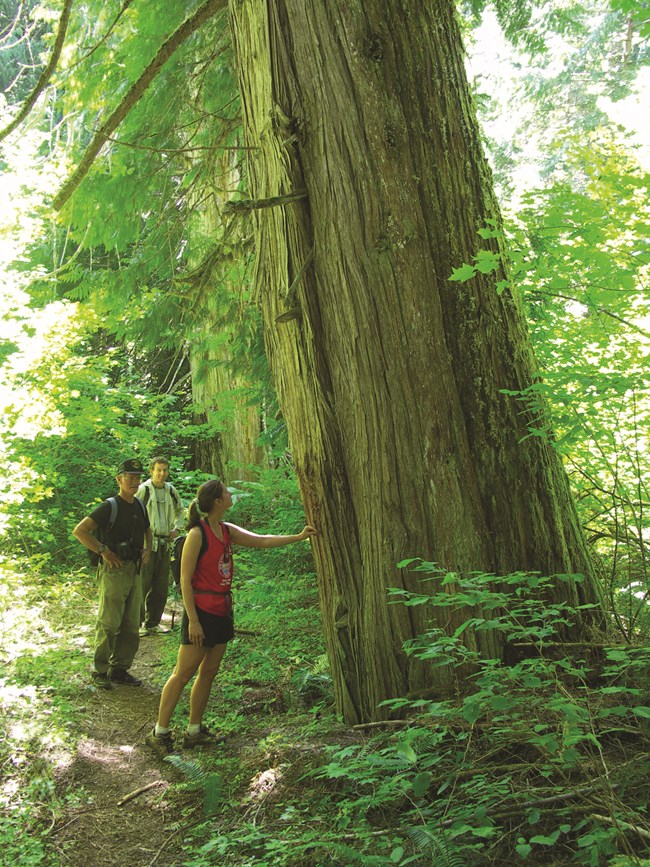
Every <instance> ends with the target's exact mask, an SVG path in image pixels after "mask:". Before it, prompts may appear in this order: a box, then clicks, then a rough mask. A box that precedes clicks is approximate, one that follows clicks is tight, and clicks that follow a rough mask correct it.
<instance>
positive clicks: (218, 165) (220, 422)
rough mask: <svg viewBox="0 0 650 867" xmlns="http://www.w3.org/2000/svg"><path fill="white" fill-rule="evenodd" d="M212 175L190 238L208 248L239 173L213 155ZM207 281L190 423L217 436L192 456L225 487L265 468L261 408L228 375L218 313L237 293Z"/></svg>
mask: <svg viewBox="0 0 650 867" xmlns="http://www.w3.org/2000/svg"><path fill="white" fill-rule="evenodd" d="M212 176H213V180H214V187H213V189H211V190H207V189H203V188H202V189H201V190H200V191H199V194H198V198H199V199H200V200H201V202H202V204H201V206H200V207H199V208H197V209H196V212H195V217H194V233H195V235H199V236H201V237H203V238H205V239H206V244H207V245H208V246H209V245H210V244H213V243H214V242H215V239H216V238H217V237H218V232H219V227H220V226H221V225H222V216H221V212H222V210H223V207H224V205H225V204H226V201H227V200H226V197H225V196H224V194H223V192H222V191H223V190H229V189H236V187H237V181H238V179H239V170H238V168H237V166H236V165H235V164H234V162H233V156H232V151H221V152H217V153H215V154H214V158H213V175H212ZM197 264H198V263H197ZM206 280H207V283H208V285H207V286H206V288H205V289H204V290H203V291H202V292H201V293H200V298H199V299H198V301H197V304H198V305H199V309H200V316H199V317H198V318H197V325H198V333H197V334H196V335H195V337H194V339H193V340H192V341H191V343H190V365H191V371H192V397H193V400H194V403H195V404H196V406H197V407H199V408H200V412H199V414H197V415H196V416H195V419H194V421H195V423H196V424H205V423H209V424H214V425H215V426H217V427H218V432H217V433H215V434H214V435H212V436H209V437H205V438H201V437H198V438H197V439H196V444H195V449H194V457H195V463H196V466H197V467H200V468H201V469H202V470H205V471H206V472H209V473H212V474H213V475H216V476H217V477H218V478H220V479H223V480H224V481H226V482H230V481H233V480H236V479H248V478H251V477H252V475H253V473H252V472H251V469H250V468H251V467H258V466H261V465H263V464H265V463H266V456H265V454H264V450H263V449H262V448H261V447H260V446H259V445H258V442H257V440H258V438H259V435H260V424H261V423H260V416H261V408H260V407H254V406H250V405H249V404H248V402H247V399H246V397H245V396H244V395H245V392H244V387H245V386H246V383H245V382H244V381H243V380H242V378H241V377H240V376H237V375H236V374H234V373H233V370H232V368H233V364H232V350H231V344H230V339H229V338H230V336H231V334H232V331H233V324H232V322H230V321H228V318H227V315H226V313H225V311H224V310H223V309H220V305H221V306H223V305H224V299H225V298H227V297H228V293H229V292H232V293H236V292H237V291H238V288H237V287H232V286H230V285H229V284H228V282H227V280H225V279H224V277H223V276H222V275H221V274H218V275H213V274H210V275H209V276H207V277H206ZM218 283H220V284H221V285H217V284H218Z"/></svg>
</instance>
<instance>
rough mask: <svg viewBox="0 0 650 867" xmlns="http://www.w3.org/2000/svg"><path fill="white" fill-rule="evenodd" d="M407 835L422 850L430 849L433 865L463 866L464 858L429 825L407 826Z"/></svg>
mask: <svg viewBox="0 0 650 867" xmlns="http://www.w3.org/2000/svg"><path fill="white" fill-rule="evenodd" d="M408 834H409V837H410V838H411V839H412V840H413V842H414V843H415V845H416V846H417V847H418V848H419V849H422V850H431V853H432V855H433V861H432V862H431V863H432V865H433V867H465V864H466V860H465V858H464V856H463V854H462V853H461V852H459V851H458V850H456V851H454V850H453V849H452V848H451V844H450V843H449V842H448V841H447V840H446V839H445V837H444V835H443V834H442V833H441V832H436V831H434V830H433V829H432V828H429V827H426V826H424V827H417V828H409V830H408Z"/></svg>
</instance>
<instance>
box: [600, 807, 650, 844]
mask: <svg viewBox="0 0 650 867" xmlns="http://www.w3.org/2000/svg"><path fill="white" fill-rule="evenodd" d="M591 818H592V819H597V820H598V821H599V822H605V823H606V824H607V825H614V827H615V828H620V829H621V830H622V831H634V833H635V834H638V835H639V837H643V839H644V840H650V831H646V829H645V828H639V826H638V825H631V824H630V823H629V822H622V821H621V820H620V819H613V818H612V817H611V816H601V815H599V814H598V813H592V814H591Z"/></svg>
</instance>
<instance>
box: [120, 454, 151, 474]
mask: <svg viewBox="0 0 650 867" xmlns="http://www.w3.org/2000/svg"><path fill="white" fill-rule="evenodd" d="M122 473H140V475H142V474H143V473H144V467H143V466H142V461H140V460H138V458H129V459H128V460H126V461H122V463H121V464H120V465H119V467H118V468H117V475H118V476H121V475H122Z"/></svg>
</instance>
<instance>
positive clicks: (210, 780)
mask: <svg viewBox="0 0 650 867" xmlns="http://www.w3.org/2000/svg"><path fill="white" fill-rule="evenodd" d="M165 761H166V762H168V763H169V764H170V765H173V766H174V767H175V768H176V770H177V771H180V773H181V774H182V775H183V776H184V777H186V778H187V779H188V780H189V781H190V784H191V788H198V789H199V790H200V791H201V796H202V798H203V812H204V813H205V815H206V816H211V815H212V814H213V813H215V812H216V810H217V809H218V807H219V805H220V803H221V801H222V798H223V784H222V781H221V776H220V775H219V774H218V773H214V772H213V773H208V772H207V771H205V770H204V769H203V768H202V767H201V765H200V764H199V763H198V762H195V761H188V760H187V759H184V758H182V756H177V755H175V754H173V755H170V756H166V757H165Z"/></svg>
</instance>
